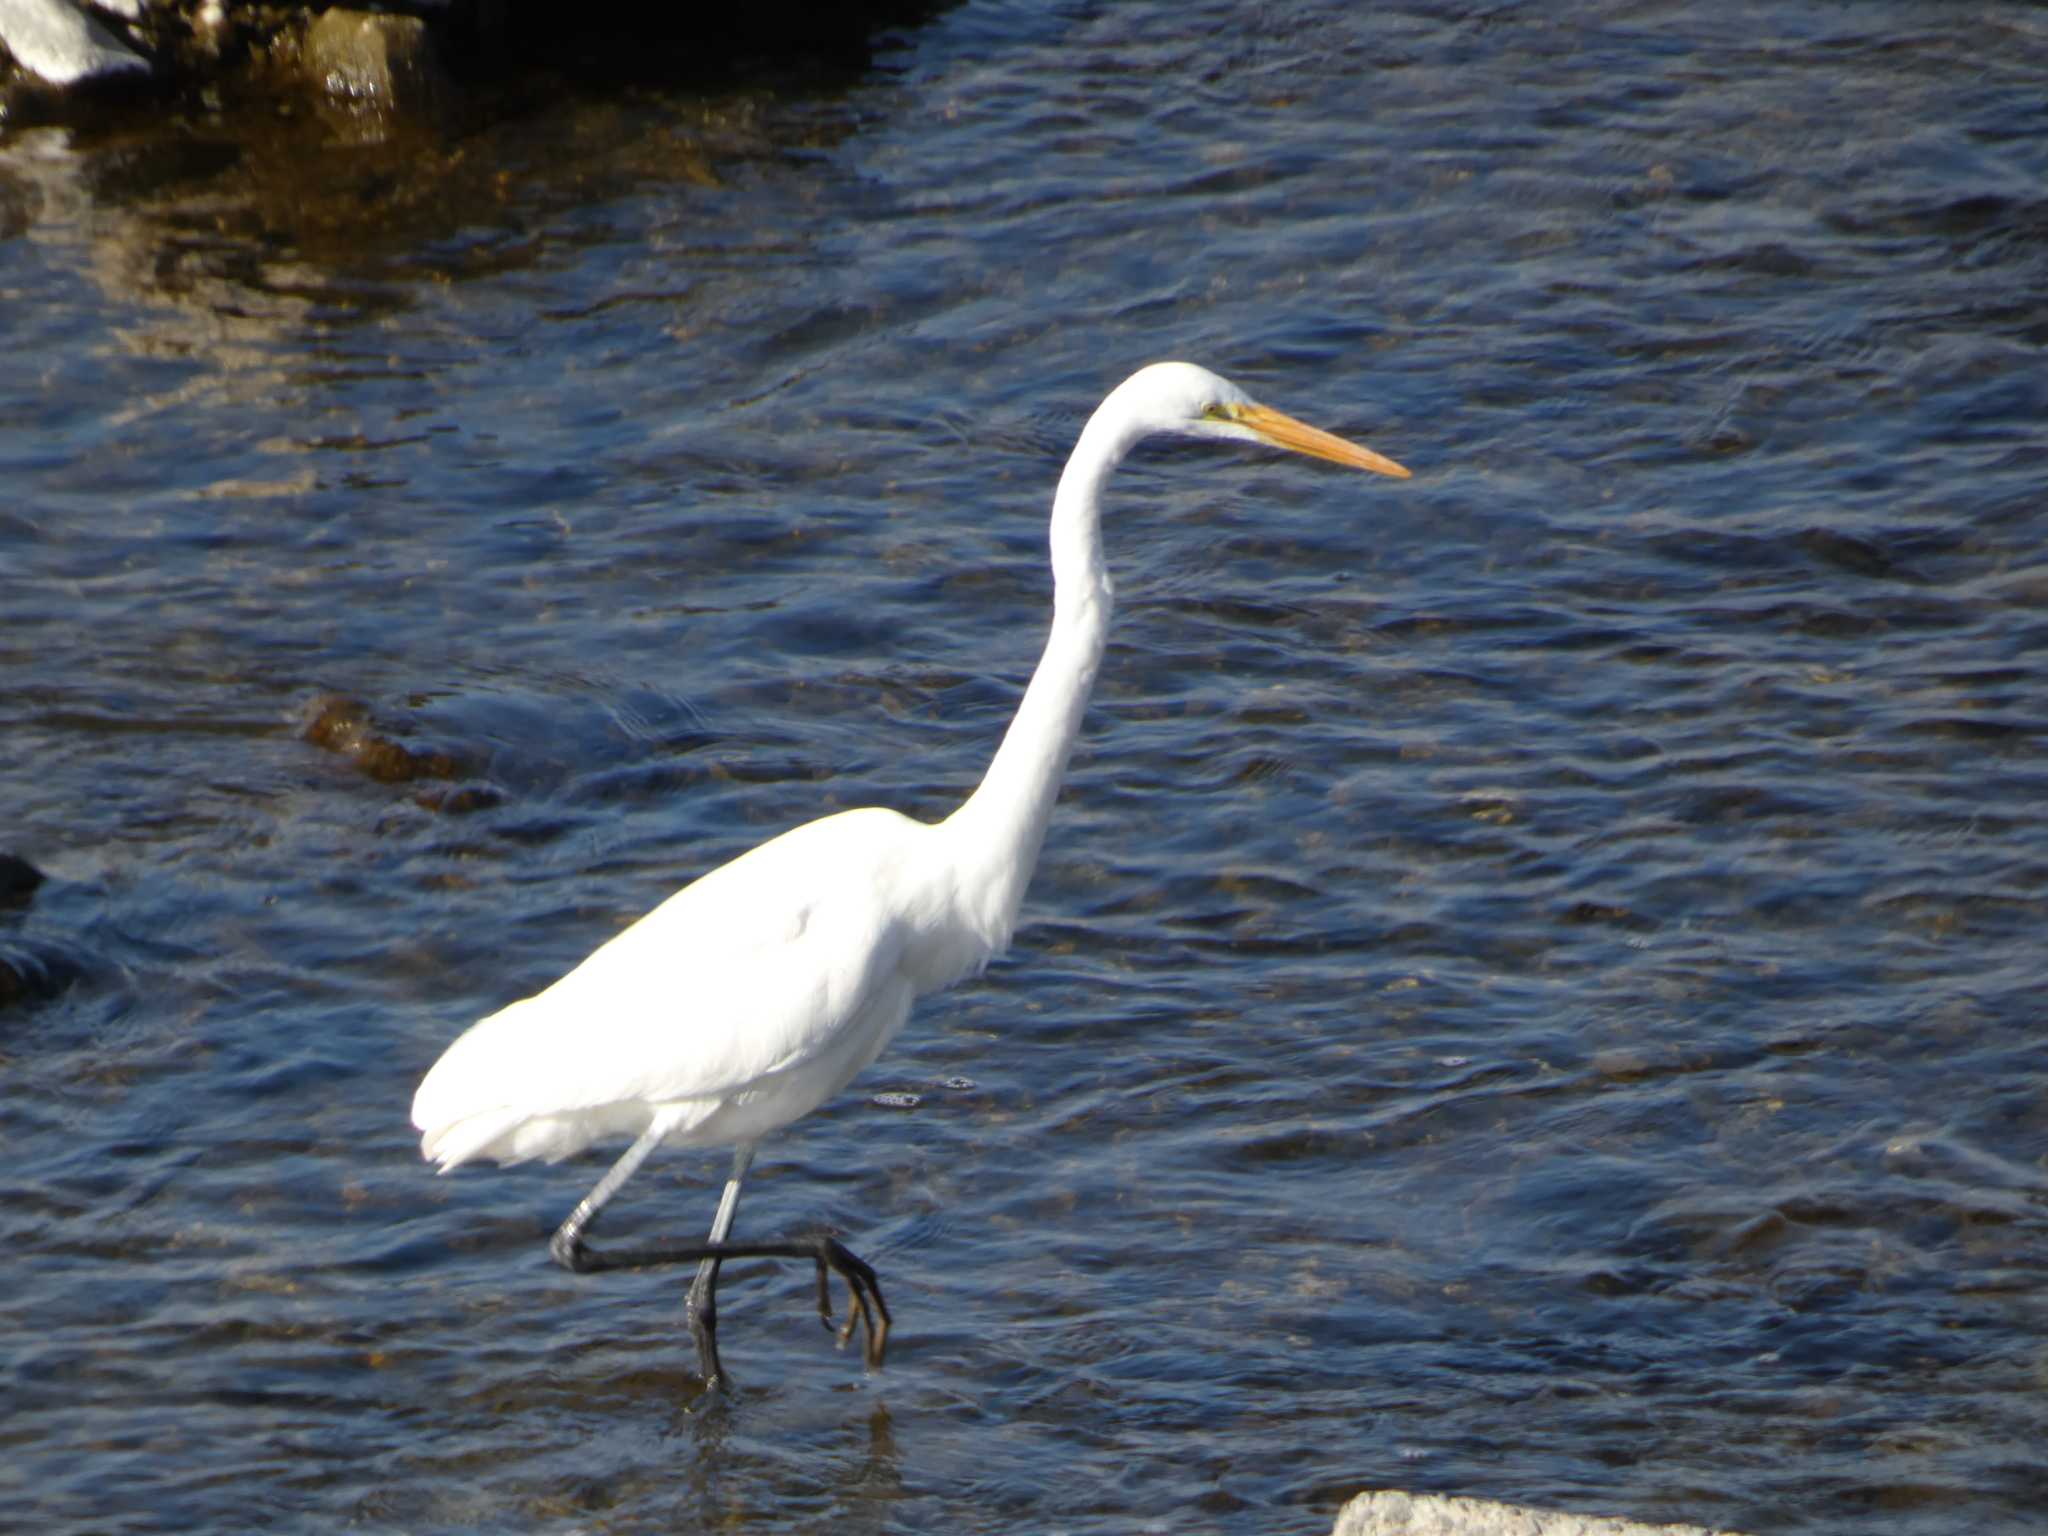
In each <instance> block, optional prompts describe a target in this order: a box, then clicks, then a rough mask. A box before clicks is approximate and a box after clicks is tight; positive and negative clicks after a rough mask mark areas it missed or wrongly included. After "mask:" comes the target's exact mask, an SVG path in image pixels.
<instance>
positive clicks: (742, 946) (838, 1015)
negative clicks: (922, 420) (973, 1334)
mask: <svg viewBox="0 0 2048 1536" xmlns="http://www.w3.org/2000/svg"><path fill="white" fill-rule="evenodd" d="M1155 435H1165V436H1173V437H1193V438H1221V439H1225V440H1230V441H1237V442H1248V443H1264V444H1268V445H1270V446H1273V447H1277V448H1286V449H1291V450H1293V451H1295V452H1298V453H1305V454H1311V455H1313V456H1315V457H1317V458H1322V459H1328V460H1332V461H1334V462H1335V463H1338V464H1344V465H1350V466H1352V467H1355V468H1358V469H1367V470H1373V471H1375V472H1377V473H1379V474H1383V475H1393V476H1397V477H1400V478H1404V479H1405V478H1406V477H1407V474H1408V471H1407V470H1405V469H1403V468H1402V467H1401V466H1400V465H1398V464H1396V463H1394V462H1393V460H1391V459H1387V458H1384V457H1382V456H1381V455H1379V454H1377V453H1374V452H1373V451H1372V450H1370V449H1368V448H1361V447H1359V446H1358V445H1356V444H1354V443H1349V442H1346V441H1345V440H1344V439H1342V438H1340V437H1334V436H1332V435H1330V434H1329V433H1327V432H1322V431H1318V430H1317V429H1316V428H1314V427H1311V426H1308V425H1306V424H1305V423H1303V422H1299V421H1296V420H1295V419H1294V418H1293V417H1291V416H1287V415H1283V414H1282V413H1281V412H1279V411H1275V410H1271V409H1269V408H1268V407H1266V406H1262V405H1259V404H1257V403H1255V402H1254V401H1253V400H1252V399H1251V398H1250V397H1249V396H1247V395H1246V394H1245V393H1244V391H1243V390H1241V389H1239V388H1237V387H1236V386H1235V385H1233V384H1231V383H1230V382H1229V381H1228V380H1225V379H1222V378H1219V377H1217V376H1216V375H1215V374H1213V373H1210V372H1208V371H1207V370H1206V369H1202V368H1198V367H1195V366H1194V365H1193V364H1190V363H1155V364H1153V365H1152V366H1150V367H1148V368H1144V369H1141V370H1139V371H1138V372H1137V373H1135V374H1133V375H1132V376H1131V377H1130V378H1128V379H1126V380H1125V381H1124V382H1123V383H1122V384H1120V385H1118V386H1117V388H1116V389H1115V390H1113V391H1112V392H1111V393H1110V395H1109V397H1108V398H1107V399H1105V400H1104V401H1103V402H1102V404H1101V406H1099V407H1098V408H1097V409H1096V412H1095V414H1094V415H1093V416H1092V417H1090V418H1089V421H1088V425H1087V426H1086V427H1085V428H1084V429H1083V430H1082V432H1081V437H1080V441H1079V442H1078V443H1076V444H1075V446H1074V451H1073V454H1072V455H1071V456H1070V457H1069V458H1068V460H1067V467H1066V469H1065V471H1064V472H1063V473H1062V474H1061V476H1060V482H1059V490H1058V492H1057V494H1056V495H1055V496H1054V498H1053V508H1052V530H1051V542H1052V572H1053V617H1052V633H1051V635H1050V637H1049V638H1048V639H1047V641H1046V645H1045V653H1044V655H1043V657H1041V659H1040V660H1039V663H1038V668H1037V670H1036V671H1035V672H1033V674H1032V676H1031V683H1030V686H1029V687H1028V688H1027V689H1026V690H1025V693H1024V701H1023V703H1022V704H1021V705H1020V706H1019V707H1018V710H1017V716H1016V719H1014V720H1013V721H1012V722H1011V723H1010V728H1009V731H1008V732H1007V733H1006V734H1005V735H1004V737H1003V742H1002V746H1001V747H1000V748H999V749H998V750H997V752H996V755H995V759H994V761H993V762H991V763H990V764H989V769H988V772H987V774H986V775H985V776H984V777H983V778H982V781H981V784H980V786H979V787H978V788H977V789H976V790H975V791H974V793H973V794H972V795H970V796H969V797H968V798H967V801H966V803H965V804H963V805H962V806H961V807H960V808H959V809H958V810H957V811H955V812H954V813H953V814H952V815H950V816H948V817H947V818H946V819H945V820H944V821H941V822H938V823H936V824H928V823H925V822H921V821H914V820H912V819H910V818H909V817H907V816H902V815H899V814H898V813H896V812H895V811H891V810H883V809H877V808H870V809H864V810H852V811H842V812H840V813H838V814H837V815H833V816H826V817H823V818H821V819H820V820H817V821H813V822H809V823H806V824H805V825H803V826H799V827H796V828H794V829H792V830H791V831H788V832H785V833H783V834H782V835H781V836H779V837H776V838H773V839H771V840H770V841H768V842H765V843H763V844H761V845H760V846H759V847H757V848H755V849H753V850H751V851H750V852H748V853H744V854H742V855H740V856H739V857H738V858H736V859H734V860H733V861H732V862H731V863H729V864H725V865H722V866H721V867H719V868H717V869H714V870H712V871H711V872H710V873H709V874H706V875H704V876H702V877H700V878H699V879H697V880H696V881H695V882H693V883H692V884H690V885H687V886H685V887H683V889H681V890H680V891H678V892H676V894H675V895H673V896H671V897H669V898H668V900H666V901H664V902H663V903H662V904H661V905H660V906H658V907H656V908H655V909H654V910H653V911H651V912H649V913H648V914H647V915H646V916H645V917H642V918H641V919H640V920H639V921H638V922H636V923H634V924H633V925H632V926H631V927H630V928H627V929H625V930H624V931H623V932H621V933H620V934H619V935H618V936H617V937H615V938H613V939H611V940H609V941H608V942H607V943H605V944H603V945H602V946H600V947H599V948H598V949H597V950H596V951H595V952H594V953H592V954H591V956H590V957H589V958H588V959H586V960H585V961H584V962H583V963H582V964H581V965H579V966H577V967H576V968H575V969H574V970H572V971H570V972H569V973H568V975H566V976H564V977H562V979H561V980H559V981H557V982H555V983H554V985H552V986H550V987H548V988H547V989H546V990H545V991H543V992H539V993H536V994H535V995H534V996H532V997H529V998H526V999H524V1000H523V1001H521V1002H516V1003H513V1004H511V1005H510V1006H508V1007H506V1008H504V1009H502V1010H500V1011H499V1012H497V1013H494V1014H492V1015H491V1016H490V1017H488V1018H486V1019H483V1020H481V1021H480V1022H478V1023H477V1024H475V1025H473V1026H471V1027H470V1029H469V1030H468V1031H466V1032H465V1033H464V1034H463V1035H462V1036H461V1037H460V1038H459V1039H457V1040H456V1041H455V1043H454V1044H453V1045H451V1046H449V1047H448V1050H447V1052H446V1054H444V1055H443V1056H442V1057H441V1059H440V1060H439V1061H438V1062H436V1063H435V1064H434V1067H433V1069H432V1070H431V1071H430V1072H428V1073H427V1075H426V1077H425V1079H424V1080H423V1081H422V1082H421V1083H420V1086H419V1092H418V1093H417V1094H416V1095H415V1096H414V1098H413V1105H412V1118H413V1124H414V1125H415V1126H417V1127H418V1128H419V1129H420V1131H421V1132H422V1133H423V1135H422V1137H421V1140H420V1149H421V1151H422V1153H423V1154H424V1155H425V1156H426V1157H428V1158H430V1159H432V1160H433V1161H435V1162H437V1163H438V1164H439V1165H440V1171H441V1172H444V1173H445V1172H447V1171H448V1170H449V1169H451V1168H455V1167H458V1166H460V1165H461V1164H463V1163H466V1162H468V1161H470V1160H471V1159H472V1158H478V1157H490V1158H495V1159H496V1160H497V1161H499V1162H500V1163H517V1162H522V1161H525V1160H526V1159H529V1158H535V1157H539V1158H545V1159H547V1160H548V1161H550V1162H554V1161H557V1160H559V1159H561V1158H565V1157H569V1156H571V1155H573V1154H574V1153H577V1152H580V1151H582V1150H583V1149H584V1148H586V1147H588V1146H590V1145H591V1144H592V1143H594V1142H597V1141H601V1140H605V1139H609V1138H617V1137H625V1136H631V1137H633V1138H634V1141H633V1143H632V1145H631V1146H630V1147H628V1148H627V1149H626V1152H625V1155H624V1156H622V1157H621V1158H620V1159H619V1160H618V1162H617V1163H616V1164H614V1165H613V1166H612V1168H611V1170H610V1171H609V1172H608V1173H606V1174H605V1176H604V1177H603V1178H602V1179H601V1180H599V1181H598V1184H597V1186H596V1187H595V1188H594V1189H592V1190H591V1192H590V1193H589V1194H588V1195H587V1196H585V1197H584V1199H583V1200H582V1201H581V1202H580V1203H579V1204H578V1205H577V1206H576V1209H575V1210H574V1211H572V1212H571V1213H570V1215H569V1218H568V1219H567V1220H566V1221H564V1222H563V1223H562V1225H561V1227H560V1229H559V1230H558V1231H556V1233H555V1235H554V1238H553V1240H552V1241H551V1243H550V1252H551V1253H552V1254H553V1255H554V1257H555V1259H556V1260H557V1261H558V1262H560V1263H562V1264H563V1265H564V1266H566V1267H567V1268H570V1269H572V1270H579V1271H582V1270H595V1269H616V1268H639V1267H644V1266H647V1265H652V1264H662V1263H675V1262H696V1263H697V1264H698V1265H699V1268H698V1271H697V1276H696V1279H695V1281H694V1282H693V1283H692V1285H691V1287H690V1292H689V1299H688V1307H687V1311H688V1318H689V1325H690V1331H691V1334H692V1336H693V1337H694V1338H695V1339H696V1342H697V1348H698V1355H699V1361H700V1364H701V1365H702V1367H703V1373H704V1376H705V1379H706V1382H707V1384H715V1383H716V1382H717V1380H718V1379H719V1377H720V1375H721V1366H720V1363H719V1359H718V1349H717V1339H716V1332H715V1329H716V1299H715V1291H716V1286H717V1278H718V1264H719V1260H720V1259H722V1258H732V1257H741V1256H745V1257H759V1256H763V1255H766V1256H773V1257H796V1258H809V1259H812V1260H814V1261H815V1262H816V1264H817V1277H818V1310H819V1312H820V1314H821V1315H823V1316H824V1318H825V1321H826V1326H827V1327H828V1328H829V1327H830V1326H831V1310H830V1300H829V1297H828V1294H827V1289H826V1271H827V1270H828V1269H830V1270H831V1271H833V1272H834V1273H837V1274H839V1275H840V1276H841V1277H842V1278H843V1279H844V1280H845V1281H846V1284H847V1287H848V1291H849V1304H848V1307H847V1316H846V1323H845V1326H844V1327H843V1328H842V1329H841V1330H840V1333H839V1340H840V1343H842V1344H844V1343H845V1342H846V1341H847V1339H848V1338H850V1337H851V1336H852V1333H853V1330H854V1325H855V1321H856V1319H858V1320H859V1321H860V1322H861V1323H862V1324H863V1325H864V1327H865V1329H866V1340H865V1352H866V1357H867V1361H868V1363H869V1364H870V1365H871V1366H873V1365H879V1364H880V1363H881V1359H882V1352H883V1348H884V1346H885V1344H886V1341H887V1338H888V1330H889V1321H890V1319H889V1310H888V1307H887V1306H886V1304H884V1302H883V1300H882V1293H881V1288H880V1286H879V1285H878V1284H877V1283H876V1280H875V1275H874V1271H873V1270H871V1269H870V1268H869V1267H868V1266H867V1265H866V1264H864V1263H863V1262H861V1260H859V1259H858V1258H856V1257H855V1256H854V1255H853V1254H852V1253H850V1252H848V1251H847V1250H846V1249H845V1248H844V1247H842V1246H841V1245H840V1244H839V1243H837V1242H836V1241H834V1240H833V1239H831V1238H829V1237H816V1238H805V1239H796V1240H791V1241H787V1242H761V1243H736V1242H732V1241H730V1240H729V1239H730V1234H731V1231H732V1222H733V1214H734V1212H735V1210H736V1209H737V1207H738V1204H739V1192H740V1181H741V1179H742V1178H743V1177H745V1175H746V1172H747V1168H748V1166H749V1164H750V1163H751V1162H752V1160H753V1156H754V1149H755V1148H756V1147H757V1146H758V1145H759V1144H760V1141H761V1139H762V1138H763V1137H764V1136H766V1135H767V1134H768V1133H769V1132H771V1131H775V1130H779V1129H781V1128H782V1127H783V1126H785V1125H787V1124H789V1123H790V1122H791V1121H792V1120H795V1119H797V1118H798V1117H799V1116H801V1115H804V1114H807V1113H808V1112H810V1111H811V1110H813V1109H816V1108H817V1107H818V1106H819V1105H820V1104H822V1103H824V1102H825V1100H827V1099H829V1098H830V1097H832V1095H834V1094H836V1093H837V1092H839V1090H840V1089H842V1088H844V1087H845V1086H846V1085H847V1084H848V1083H849V1082H851V1081H852V1080H853V1078H854V1077H855V1076H856V1075H857V1074H858V1073H859V1072H860V1071H861V1070H862V1069H863V1068H864V1067H866V1066H867V1065H868V1064H869V1063H870V1062H872V1061H873V1060H874V1059H875V1058H876V1056H878V1055H879V1054H880V1053H881V1051H882V1049H883V1047H885V1046H886V1045H887V1044H888V1043H889V1041H890V1039H891V1038H892V1037H893V1036H894V1035H895V1034H896V1031H897V1030H898V1029H899V1028H901V1027H902V1024H903V1021H904V1019H905V1017H906V1016H907V1015H908V1014H909V1012H910V1006H911V1004H912V1003H913V1002H915V1001H916V1000H917V999H918V998H920V997H923V996H925V995H926V994H927V993H931V992H936V991H939V990H940V989H941V988H943V987H948V986H951V985H952V984H953V983H954V982H956V981H959V980H960V979H961V978H962V977H965V976H971V975H974V974H976V973H977V972H979V971H981V970H982V969H983V968H984V967H985V966H987V964H988V963H989V961H990V960H992V959H994V958H995V957H996V956H997V955H1000V954H1001V953H1002V952H1003V950H1004V949H1005V948H1006V947H1007V946H1008V944H1009V942H1010V935H1011V933H1012V931H1013V930H1014V929H1015V927H1016V924H1017V909H1018V906H1019V904H1020V903H1021V902H1022V900H1023V898H1024V888H1025V886H1026V885H1027V884H1028V883H1029V881H1030V879H1031V871H1032V869H1033V867H1034V866H1035V865H1036V864H1037V862H1038V852H1039V847H1040V844H1041V843H1042V842H1043V841H1044V838H1045V828H1046V822H1047V820H1048V818H1049V817H1050V816H1051V814H1052V808H1053V801H1054V800H1055V799H1056V798H1057V797H1058V795H1059V789H1060V780H1061V778H1062V776H1063V775H1064V774H1065V772H1066V766H1067V756H1068V753H1069V751H1070V749H1071V748H1072V747H1073V744H1074V738H1075V735H1076V734H1077V733H1078V732H1079V730H1080V727H1081V716H1082V712H1083V710H1084V709H1085V708H1086V706H1087V702H1088V694H1089V690H1090V688H1091V687H1092V686H1093V685H1094V682H1095V673H1096V668H1097V666H1098V665H1099V664H1100V662H1101V660H1102V651H1103V643H1104V640H1105V637H1106V636H1107V635H1108V632H1109V615H1110V580H1109V573H1108V571H1107V570H1106V569H1105V567H1104V564H1103V558H1102V536H1101V503H1102V491H1103V485H1104V482H1105V481H1106V480H1107V479H1108V477H1109V474H1110V471H1111V470H1113V469H1114V468H1115V467H1116V466H1117V464H1118V462H1119V461H1120V460H1122V459H1123V457H1124V455H1125V454H1126V453H1128V452H1129V451H1130V450H1131V448H1132V447H1133V446H1135V445H1136V444H1137V443H1138V442H1139V441H1141V440H1142V439H1144V438H1147V437H1152V436H1155ZM664 1143H666V1144H668V1145H672V1146H683V1147H698V1146H730V1147H732V1148H733V1149H734V1151H733V1159H732V1174H731V1177H730V1178H729V1180H728V1181H727V1183H726V1186H725V1193H724V1196H723V1198H722V1199H721V1200H720V1201H719V1206H718V1214H717V1218H716V1219H715V1220H714V1221H713V1223H712V1227H711V1233H710V1236H709V1238H708V1239H707V1240H706V1241H704V1242H702V1243H685V1244H676V1245H669V1246H664V1247H659V1248H648V1249H639V1250H634V1251H631V1252H608V1253H600V1252H598V1251H596V1250H594V1249H591V1248H589V1247H587V1246H586V1245H585V1244H584V1241H583V1233H584V1230H585V1229H586V1228H587V1227H588V1226H589V1225H590V1223H591V1220H592V1219H593V1218H594V1217H595V1216H596V1215H597V1213H598V1211H599V1210H600V1209H601V1208H602V1207H603V1206H604V1203H605V1202H606V1201H607V1200H608V1199H610V1198H611V1196H612V1195H614V1194H616V1193H617V1192H618V1189H619V1187H620V1186H621V1185H622V1184H624V1183H625V1182H626V1180H627V1179H628V1178H629V1177H630V1176H631V1175H632V1173H633V1171H634V1170H635V1169H636V1168H638V1167H639V1166H640V1164H641V1163H642V1162H644V1161H645V1160H646V1158H647V1157H648V1155H649V1154H650V1153H652V1152H653V1151H654V1149H655V1148H656V1147H658V1146H661V1145H663V1144H664ZM870 1299H872V1301H873V1304H874V1312H870V1310H869V1305H868V1304H869V1301H870ZM875 1313H879V1314H880V1318H879V1321H877V1318H876V1316H875Z"/></svg>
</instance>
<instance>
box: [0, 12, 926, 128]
mask: <svg viewBox="0 0 2048 1536" xmlns="http://www.w3.org/2000/svg"><path fill="white" fill-rule="evenodd" d="M932 9H934V7H933V6H932V5H931V4H929V3H924V0H888V3H876V0H870V3H867V4H859V3H854V4H844V5H826V4H819V3H815V0H767V3H765V4H759V5H755V6H751V7H749V8H748V9H747V10H746V12H745V13H743V14H735V13H734V12H733V11H732V9H731V8H729V7H726V8H714V7H708V6H697V5H690V4H686V3H677V4H674V5H637V6H636V5H630V4H629V5H625V6H621V7H617V8H608V9H607V10H606V11H605V12H604V13H602V15H598V14H582V15H577V14H570V15H564V14H562V13H561V12H560V11H559V10H553V9H543V8H541V7H539V6H535V5H525V4H521V3H520V0H399V3H394V4H377V3H367V4H363V5H360V6H333V7H327V6H321V5H317V4H278V3H242V0H0V125H4V124H6V123H7V122H8V121H10V120H21V119H25V118H26V119H35V118H42V117H50V116H59V117H63V116H74V115H77V114H78V113H80V112H81V111H84V112H90V111H92V110H95V109H98V108H102V107H107V106H115V107H118V106H124V105H130V104H132V103H135V102H138V101H139V102H143V103H148V102H150V101H152V100H154V99H161V98H164V97H170V98H173V99H176V98H180V97H186V96H190V95H192V94H194V93H199V94H201V95H221V94H227V95H232V96H234V97H236V98H246V97H251V96H254V97H260V98H272V99H278V100H284V101H290V100H294V99H297V100H305V99H307V98H311V99H313V100H315V101H317V102H319V103H321V104H323V105H339V106H341V107H343V108H345V109H346V110H349V111H351V112H354V113H357V114H362V115H368V116H373V117H392V118H409V117H413V116H417V115H418V114H420V113H423V112H426V113H431V112H432V111H434V110H437V109H439V108H440V107H442V106H445V105H446V104H447V103H448V102H449V101H450V100H451V99H452V98H453V97H455V96H456V95H458V94H459V93H460V91H461V89H462V87H463V85H464V84H465V83H466V82H467V81H469V80H470V79H473V78H476V77H479V76H491V75H494V74H501V73H503V72H506V71H508V70H509V71H511V72H514V73H516V72H518V71H519V70H521V69H522V68H524V67H527V66H531V65H536V64H538V65H543V66H545V67H549V68H556V67H560V66H561V65H562V64H563V63H564V61H565V59H567V58H570V57H573V56H576V55H579V54H581V55H589V56H592V57H597V58H604V57H609V59H611V60H612V61H614V62H617V63H619V64H621V65H623V66H625V67H627V68H629V69H630V68H631V67H633V66H634V65H638V66H642V67H644V66H646V65H647V64H648V63H649V61H650V60H657V59H659V60H668V61H673V62H675V63H676V64H678V65H679V66H680V67H686V68H694V67H699V66H702V65H703V64H705V63H706V62H716V61H719V60H725V59H732V58H736V57H742V56H745V55H749V54H763V55H769V56H776V57H781V56H787V55H789V54H792V53H794V54H807V53H809V54H820V55H832V56H838V57H844V56H845V55H846V54H847V53H848V52H849V51H853V52H862V51H865V49H866V48H867V47H868V45H869V43H870V40H871V38H872V36H873V34H874V32H875V30H876V29H877V28H880V27H883V26H887V25H890V24H896V23H903V24H908V23H911V22H914V21H916V20H918V19H920V18H921V17H924V16H927V15H929V14H930V12H931V11H932Z"/></svg>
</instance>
